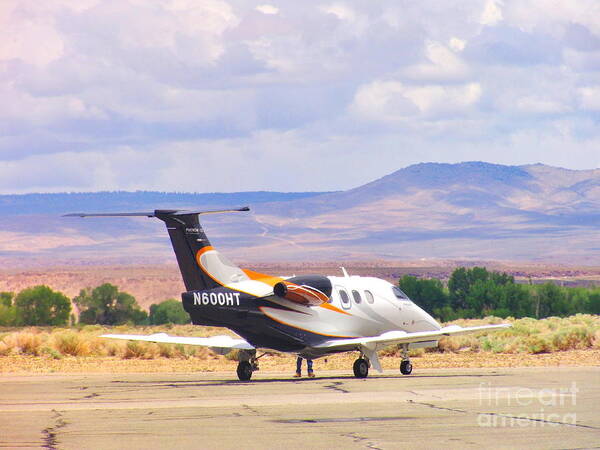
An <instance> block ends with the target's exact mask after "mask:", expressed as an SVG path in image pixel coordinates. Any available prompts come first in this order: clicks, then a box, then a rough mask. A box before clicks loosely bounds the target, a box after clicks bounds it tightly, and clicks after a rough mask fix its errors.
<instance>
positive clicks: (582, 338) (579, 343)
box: [552, 326, 594, 351]
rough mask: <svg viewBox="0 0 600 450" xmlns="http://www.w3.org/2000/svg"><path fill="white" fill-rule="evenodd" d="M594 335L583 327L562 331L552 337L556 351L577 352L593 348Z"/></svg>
mask: <svg viewBox="0 0 600 450" xmlns="http://www.w3.org/2000/svg"><path fill="white" fill-rule="evenodd" d="M593 338H594V335H593V334H592V333H591V330H589V329H586V328H584V327H582V326H576V327H571V328H567V329H563V330H560V331H559V332H557V333H556V334H555V335H554V336H553V337H552V346H553V348H554V350H561V351H562V350H575V349H585V348H590V347H592V340H593Z"/></svg>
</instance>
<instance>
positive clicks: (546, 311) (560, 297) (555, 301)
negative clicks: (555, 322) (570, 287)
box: [536, 282, 569, 318]
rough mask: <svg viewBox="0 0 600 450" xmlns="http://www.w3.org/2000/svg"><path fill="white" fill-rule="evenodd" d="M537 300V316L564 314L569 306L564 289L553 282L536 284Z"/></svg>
mask: <svg viewBox="0 0 600 450" xmlns="http://www.w3.org/2000/svg"><path fill="white" fill-rule="evenodd" d="M536 290H537V295H538V302H539V310H538V311H539V318H544V317H549V316H565V315H567V313H568V311H569V308H568V304H567V299H566V295H565V293H564V291H563V290H562V289H561V288H560V287H558V286H557V285H555V284H554V283H550V282H548V283H544V284H540V285H538V286H536Z"/></svg>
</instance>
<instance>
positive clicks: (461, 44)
mask: <svg viewBox="0 0 600 450" xmlns="http://www.w3.org/2000/svg"><path fill="white" fill-rule="evenodd" d="M448 45H449V46H450V48H451V49H452V50H454V51H455V52H462V51H463V50H464V49H465V46H466V45H467V41H465V40H463V39H459V38H457V37H454V36H453V37H451V38H450V41H449V42H448Z"/></svg>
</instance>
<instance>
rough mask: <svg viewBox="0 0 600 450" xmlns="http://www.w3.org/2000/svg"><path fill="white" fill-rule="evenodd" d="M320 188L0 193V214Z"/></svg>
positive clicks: (272, 196)
mask: <svg viewBox="0 0 600 450" xmlns="http://www.w3.org/2000/svg"><path fill="white" fill-rule="evenodd" d="M320 194H323V193H322V192H265V191H256V192H232V193H219V192H215V193H208V194H195V193H186V192H182V193H180V192H153V191H137V192H125V191H114V192H79V193H59V194H23V195H0V214H5V215H20V214H63V213H67V212H73V211H79V210H86V211H92V210H93V211H98V212H107V211H116V210H118V209H123V210H126V211H131V210H136V211H137V210H144V209H160V208H179V207H187V206H195V207H198V206H216V207H219V206H224V205H225V206H230V205H245V204H246V203H252V204H257V203H264V202H277V201H293V200H298V199H303V198H309V197H314V196H316V195H320Z"/></svg>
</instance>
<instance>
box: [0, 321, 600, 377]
mask: <svg viewBox="0 0 600 450" xmlns="http://www.w3.org/2000/svg"><path fill="white" fill-rule="evenodd" d="M508 321H510V322H511V323H512V324H513V327H512V328H509V329H506V330H501V331H497V332H492V333H483V332H482V333H478V334H472V335H464V336H456V337H444V338H442V339H440V341H439V347H438V348H435V349H427V350H424V349H416V350H411V352H410V355H411V357H413V358H418V359H419V362H418V364H419V365H421V366H425V367H428V366H429V365H430V364H431V367H460V365H461V364H468V365H470V364H474V365H475V366H476V367H488V366H489V367H492V366H494V365H500V366H503V365H506V364H509V365H519V361H530V363H531V364H534V365H537V364H538V363H539V361H546V363H549V364H560V361H561V360H563V358H564V357H565V355H567V354H574V352H583V353H581V355H583V357H584V360H582V362H581V363H582V364H598V363H599V362H598V360H599V359H600V358H598V355H600V317H599V316H591V315H576V316H572V317H567V318H558V317H551V318H548V319H543V320H535V319H530V318H525V319H519V320H514V319H508ZM501 322H502V320H501V319H498V318H486V319H479V320H459V321H455V322H453V323H455V324H458V325H461V326H476V325H483V324H487V323H501ZM160 332H166V333H169V334H171V335H176V336H201V337H206V336H214V335H219V334H228V335H232V336H234V334H233V333H232V332H231V331H229V330H227V329H223V328H212V327H200V326H194V325H175V326H152V327H150V326H148V327H131V326H119V327H103V326H99V325H87V326H83V327H74V328H70V329H65V328H50V327H40V328H32V327H29V328H13V329H3V330H0V372H19V371H27V370H32V371H34V372H35V371H46V370H48V371H52V370H58V371H67V372H69V371H77V369H76V368H77V367H80V369H81V371H92V372H93V371H112V370H113V369H114V370H116V371H124V370H125V369H124V368H123V367H122V365H129V366H128V367H132V368H135V367H137V368H138V369H139V370H140V371H159V370H167V369H166V368H167V367H172V368H175V369H173V370H179V369H181V370H184V368H186V369H190V368H194V369H193V370H209V371H213V370H231V369H232V367H235V363H234V362H233V360H235V355H234V353H233V352H232V353H230V354H227V355H225V356H220V355H216V354H214V353H213V352H211V351H210V350H208V349H207V348H205V347H194V346H187V345H181V344H178V345H170V344H155V343H150V342H140V341H123V340H115V339H106V338H100V337H99V336H100V335H101V334H104V333H123V334H152V333H160ZM400 354H401V352H400V349H399V347H398V346H392V347H388V348H387V349H384V350H383V351H381V352H380V358H381V361H382V364H383V365H384V367H387V366H390V365H394V366H395V365H397V363H398V359H399V357H400ZM355 358H356V355H355V354H353V353H352V354H346V355H334V356H330V357H328V358H326V359H325V358H323V359H319V360H318V362H319V365H320V366H323V367H326V368H331V369H339V368H346V367H351V366H352V362H353V361H354V359H355ZM293 359H294V358H293V357H291V356H290V355H285V354H280V353H277V352H272V353H269V355H267V356H265V357H264V358H261V369H265V370H287V369H288V368H289V367H291V366H290V364H291V365H293ZM28 361H29V362H28ZM116 361H121V362H120V363H117V362H116ZM142 361H146V362H144V363H142ZM152 361H154V363H153V362H152ZM290 361H291V362H290ZM486 361H487V362H486ZM14 364H16V365H14ZM453 364H457V365H456V366H454V365H453ZM13 365H14V367H13ZM525 365H528V364H525ZM38 366H39V367H38ZM114 367H117V368H114ZM177 368H179V369H177ZM132 371H135V370H132Z"/></svg>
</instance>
